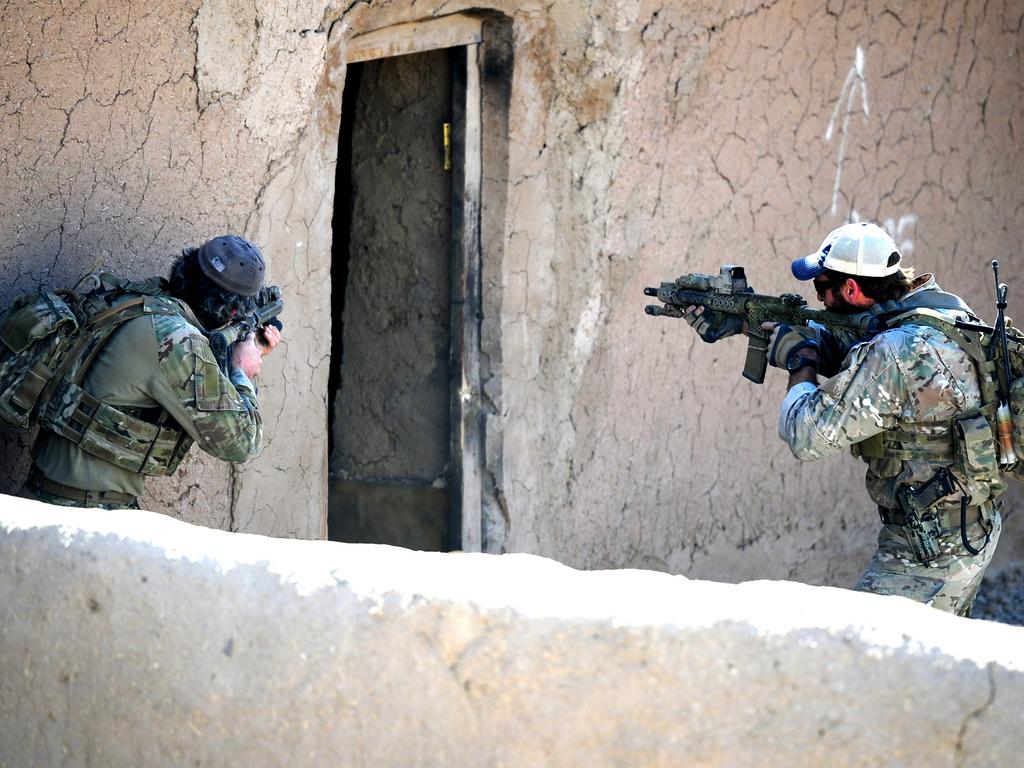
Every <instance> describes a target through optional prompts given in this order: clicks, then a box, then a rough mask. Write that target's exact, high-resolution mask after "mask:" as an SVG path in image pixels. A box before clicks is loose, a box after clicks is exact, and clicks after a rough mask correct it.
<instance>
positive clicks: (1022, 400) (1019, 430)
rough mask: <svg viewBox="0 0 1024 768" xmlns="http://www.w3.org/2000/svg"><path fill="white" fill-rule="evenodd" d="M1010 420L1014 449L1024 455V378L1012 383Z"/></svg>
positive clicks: (1019, 454) (1018, 453)
mask: <svg viewBox="0 0 1024 768" xmlns="http://www.w3.org/2000/svg"><path fill="white" fill-rule="evenodd" d="M1009 405H1010V420H1011V421H1012V422H1013V450H1014V451H1016V453H1017V455H1018V456H1024V379H1016V380H1014V382H1013V383H1012V384H1011V385H1010V403H1009Z"/></svg>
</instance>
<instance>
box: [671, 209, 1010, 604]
mask: <svg viewBox="0 0 1024 768" xmlns="http://www.w3.org/2000/svg"><path fill="white" fill-rule="evenodd" d="M792 271H793V275H794V276H795V277H796V278H797V279H798V280H813V281H814V288H815V291H816V293H817V296H818V299H819V300H820V301H821V302H822V303H823V304H824V305H825V308H826V309H829V310H832V311H834V312H841V313H851V314H852V313H861V312H871V313H873V314H875V315H877V316H878V317H879V318H880V319H881V320H882V321H883V322H884V328H885V330H883V331H882V332H880V333H877V335H874V336H872V337H871V338H868V339H866V340H861V341H860V343H855V344H853V345H852V346H851V345H850V344H849V343H847V344H845V345H843V344H841V343H839V342H838V341H837V340H836V338H835V337H833V336H831V335H830V334H828V333H827V332H825V331H824V330H823V329H820V328H816V327H796V328H794V327H789V326H787V325H774V324H770V323H766V324H765V326H764V328H765V330H771V331H772V335H771V338H770V340H769V342H768V344H769V346H768V360H769V363H771V364H772V365H774V366H776V367H779V368H782V369H784V370H787V371H788V372H789V392H788V394H787V395H786V398H785V399H784V400H783V402H782V406H781V409H780V413H779V423H778V430H779V436H780V437H781V438H782V439H783V440H784V441H785V442H786V443H787V444H788V445H789V447H790V450H791V451H792V452H793V455H794V456H795V457H796V458H797V459H800V460H801V461H815V460H818V459H823V458H825V457H827V456H831V455H833V454H835V453H839V452H840V451H842V450H843V449H845V448H849V449H850V450H851V452H852V453H853V455H854V456H857V457H860V458H861V459H863V460H864V461H865V462H867V465H868V470H867V479H866V483H867V489H868V494H869V495H870V497H871V500H872V502H873V503H874V504H876V505H877V507H878V512H879V516H880V518H881V523H882V528H881V530H880V532H879V534H878V549H877V551H876V552H875V555H874V556H873V557H872V559H871V561H870V562H869V563H868V566H867V568H866V569H865V571H864V573H863V574H862V575H861V577H860V579H859V580H858V581H857V583H856V585H855V587H854V589H857V590H861V591H866V592H874V593H877V594H883V595H902V596H905V597H908V598H910V599H912V600H916V601H918V602H922V603H926V604H929V605H932V606H934V607H936V608H939V609H940V610H943V611H946V612H949V613H955V614H958V615H969V613H970V609H971V606H972V604H973V602H974V597H975V594H976V592H977V589H978V586H979V584H980V583H981V578H982V575H983V574H984V571H985V568H986V566H987V565H988V563H989V561H990V560H991V558H992V554H993V551H994V550H995V548H996V543H997V542H998V540H999V532H1000V515H999V502H998V501H997V499H998V497H999V496H1000V494H1002V492H1003V490H1004V489H1005V484H1004V482H1003V480H1002V478H1001V476H1000V471H999V463H998V458H997V455H996V444H995V440H994V435H993V434H992V429H991V427H990V425H989V422H988V421H987V420H986V418H985V416H984V415H982V409H983V407H984V406H985V403H984V402H983V397H982V391H981V383H980V382H981V380H980V379H979V371H978V368H977V367H976V362H975V361H976V360H977V359H978V357H977V355H975V356H973V357H972V354H971V353H970V350H969V345H968V344H967V343H966V342H965V338H964V335H963V334H962V333H961V332H960V331H959V330H958V329H957V327H956V322H957V320H960V321H963V322H968V323H978V322H979V320H978V318H977V317H976V316H975V314H974V313H973V312H972V311H971V309H970V307H968V306H967V304H965V303H964V301H963V300H962V299H961V298H959V297H958V296H955V295H953V294H950V293H946V292H944V291H942V290H941V289H940V288H939V286H938V285H937V284H936V282H935V279H934V278H933V276H932V275H930V274H926V275H922V276H920V277H918V278H916V279H914V277H913V270H910V269H905V268H903V265H902V264H901V256H900V252H899V249H898V248H897V246H896V243H895V242H894V241H893V240H892V238H891V237H890V236H889V235H888V233H886V232H885V230H883V229H881V228H880V227H878V226H876V225H874V224H871V223H867V222H861V223H853V224H846V225H844V226H841V227H839V228H837V229H835V230H833V231H832V232H831V233H830V234H829V235H828V236H827V237H826V238H825V240H824V241H823V242H822V243H821V246H820V247H819V248H818V250H817V251H815V252H814V253H812V254H810V255H809V256H806V257H803V258H800V259H797V260H796V261H794V262H793V264H792ZM687 320H688V321H689V322H690V324H691V325H693V326H694V327H695V328H696V330H697V331H698V333H700V334H701V337H702V338H704V339H705V340H706V341H714V340H717V339H718V338H722V337H723V336H725V335H729V334H730V332H733V333H734V332H736V331H737V330H738V329H736V328H735V327H733V328H725V327H723V326H725V325H726V323H725V322H724V318H718V317H715V315H714V313H712V312H701V311H700V310H699V309H698V308H694V307H691V308H690V309H689V310H687ZM968 340H969V339H968ZM819 374H822V375H824V376H826V377H828V378H827V379H826V380H825V381H823V382H820V383H819V381H818V375H819ZM922 519H923V520H924V524H923V525H922V523H921V521H922Z"/></svg>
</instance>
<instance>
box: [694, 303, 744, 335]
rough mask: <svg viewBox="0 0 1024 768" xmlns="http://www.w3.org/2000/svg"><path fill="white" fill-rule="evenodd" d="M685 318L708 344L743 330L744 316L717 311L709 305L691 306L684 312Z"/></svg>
mask: <svg viewBox="0 0 1024 768" xmlns="http://www.w3.org/2000/svg"><path fill="white" fill-rule="evenodd" d="M683 319H684V320H686V322H688V323H689V324H690V326H691V327H692V328H693V329H694V330H695V331H696V332H697V335H698V336H700V337H701V339H703V340H704V341H706V342H707V343H708V344H712V343H714V342H716V341H718V340H719V339H724V338H726V337H727V336H735V335H736V334H737V333H740V332H741V331H742V330H743V318H741V317H739V316H738V315H726V314H723V313H720V312H715V311H714V310H710V309H708V308H707V307H696V306H689V307H687V308H686V311H684V312H683Z"/></svg>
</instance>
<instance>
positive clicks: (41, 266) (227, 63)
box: [0, 0, 333, 537]
mask: <svg viewBox="0 0 1024 768" xmlns="http://www.w3.org/2000/svg"><path fill="white" fill-rule="evenodd" d="M323 14H324V8H323V6H322V5H319V4H316V5H314V4H310V3H307V4H305V5H304V6H302V5H301V4H300V5H299V6H296V5H290V6H288V7H285V6H284V5H282V4H279V3H270V4H267V3H255V2H248V3H246V2H221V1H208V2H198V1H193V2H185V3H163V2H158V1H156V0H153V1H152V2H149V1H143V2H128V3H115V2H96V1H95V0H86V1H85V2H81V3H78V4H75V5H73V6H72V5H66V6H65V5H59V4H52V3H41V4H25V3H14V2H6V3H0V34H2V35H3V39H4V45H3V48H2V52H0V110H2V111H0V126H2V128H0V233H2V234H0V286H2V288H0V303H3V304H6V303H7V302H8V301H9V300H10V299H11V298H12V297H13V296H14V295H16V294H17V293H20V292H22V291H26V290H31V289H34V288H35V287H36V286H38V285H41V284H47V285H55V286H60V285H65V284H68V283H71V282H73V281H74V280H75V278H76V277H77V276H78V275H80V274H81V273H83V272H85V271H88V270H89V269H92V268H95V267H97V266H101V265H102V266H105V267H107V268H109V269H110V270H111V271H115V272H117V273H120V274H124V275H129V276H133V277H142V276H146V275H151V274H163V273H166V269H167V267H168V265H169V263H170V261H171V259H172V258H173V257H174V256H176V255H177V253H178V252H179V251H180V249H181V248H183V247H185V246H188V245H193V244H197V243H200V242H202V241H203V240H205V239H206V238H208V237H210V236H214V235H217V234H221V233H224V232H238V233H242V234H244V235H246V236H248V237H250V238H252V239H254V240H255V241H256V242H258V243H259V244H260V245H261V246H262V247H263V248H264V250H265V253H266V255H267V257H268V265H269V266H268V273H269V278H270V279H271V280H272V281H273V282H276V283H279V284H280V285H281V286H282V287H283V288H284V290H285V293H286V295H287V297H288V300H287V309H286V312H285V316H284V322H285V324H286V327H287V328H288V330H287V332H286V333H287V336H288V343H287V344H286V345H285V346H284V347H283V348H282V349H281V350H280V351H281V354H277V353H275V355H274V357H272V358H269V359H268V361H267V364H266V366H265V368H264V375H263V377H262V382H261V384H262V392H261V404H262V406H263V412H264V420H265V422H266V433H267V435H268V440H267V445H266V449H265V451H264V454H263V456H262V457H260V458H259V459H257V460H256V461H254V462H252V463H250V464H247V465H244V466H243V467H240V468H238V469H232V468H231V467H229V466H228V465H226V464H223V463H221V462H217V461H214V460H212V459H210V458H209V457H206V456H204V455H202V454H200V453H199V452H198V451H195V452H193V454H191V455H190V457H189V459H188V460H187V462H186V464H185V466H184V468H183V469H182V470H181V471H179V473H178V475H177V476H176V477H174V478H171V479H167V480H156V481H154V480H151V481H150V482H149V491H150V493H149V495H148V496H147V497H145V498H144V499H143V503H144V504H145V506H147V507H149V508H150V509H154V510H158V511H165V512H169V513H171V514H176V515H179V516H182V517H185V518H186V519H190V520H194V521H198V522H203V523H206V524H208V525H214V526H217V527H222V528H231V529H235V530H259V531H261V532H266V533H274V534H278V535H290V536H305V537H311V536H318V535H319V534H320V528H321V523H320V518H321V513H320V506H321V501H322V477H323V472H322V467H323V464H324V457H325V448H324V443H323V440H322V439H321V438H322V435H323V431H324V427H323V424H322V418H320V413H319V411H320V410H321V409H322V406H318V407H311V404H313V405H317V404H318V401H319V400H320V399H321V398H322V394H321V392H322V389H323V385H322V380H325V378H326V367H325V366H323V362H324V360H323V358H324V357H325V356H326V351H325V350H326V349H327V348H328V347H326V346H325V345H324V343H323V342H322V341H321V339H319V338H317V334H318V328H319V325H318V323H317V320H316V314H317V313H316V307H318V306H322V305H324V304H325V303H326V302H327V292H326V289H324V290H323V291H322V292H320V293H318V290H319V289H320V286H322V285H323V282H324V279H325V278H322V279H320V280H317V275H316V270H317V269H320V270H322V271H323V274H324V276H326V274H327V265H319V266H317V267H311V264H313V263H314V261H315V259H313V257H312V254H314V253H317V254H319V253H321V252H322V251H323V249H324V248H326V247H327V244H329V231H328V228H329V222H330V210H329V208H330V189H329V183H328V182H327V179H329V178H330V175H329V173H325V174H324V179H323V180H319V181H318V180H317V179H316V174H317V173H321V172H322V171H321V170H320V169H321V168H322V167H326V166H329V165H330V164H331V163H332V162H333V158H332V157H326V156H321V155H318V154H317V153H315V152H311V151H310V150H309V148H308V142H306V143H303V136H304V135H305V134H306V133H307V132H308V124H309V123H310V121H311V115H313V110H314V105H315V103H316V99H315V94H316V88H317V85H318V84H319V80H320V76H321V73H322V70H323V58H324V50H325V47H326V38H327V35H326V33H322V32H321V33H317V32H315V30H316V29H317V28H319V27H320V26H321V24H322V22H323ZM297 175H298V176H301V177H302V179H303V181H302V184H301V185H298V186H300V187H301V188H303V189H304V190H305V191H304V193H303V194H305V195H307V196H312V202H306V199H305V198H304V199H303V204H302V205H301V206H298V210H296V209H295V208H289V207H287V206H286V207H285V208H284V209H283V210H282V209H281V208H280V206H281V204H282V202H283V201H284V200H285V198H286V196H285V195H282V194H281V193H280V192H279V191H277V193H276V195H274V196H271V193H272V192H274V191H276V190H277V187H275V186H274V182H275V180H276V179H279V178H282V177H283V178H285V179H288V183H289V184H293V182H292V179H293V178H294V177H295V176H297ZM310 182H312V183H310ZM279 184H280V182H278V185H279ZM325 200H326V202H323V201H325ZM321 203H322V204H321ZM28 443H29V436H27V435H25V434H21V433H17V432H10V431H6V432H4V434H3V440H2V445H3V448H2V453H0V460H2V461H3V464H4V467H5V468H7V469H9V472H5V473H4V478H3V481H2V485H3V488H4V490H5V491H10V490H13V489H15V488H16V487H17V486H18V485H19V483H20V481H21V477H22V476H23V474H24V470H25V467H26V466H27V445H28ZM257 487H258V488H259V492H258V493H257V491H256V489H257ZM257 497H258V499H259V500H258V501H257ZM289 497H290V498H294V499H303V500H304V501H306V503H304V504H285V503H283V502H284V500H285V499H286V498H289Z"/></svg>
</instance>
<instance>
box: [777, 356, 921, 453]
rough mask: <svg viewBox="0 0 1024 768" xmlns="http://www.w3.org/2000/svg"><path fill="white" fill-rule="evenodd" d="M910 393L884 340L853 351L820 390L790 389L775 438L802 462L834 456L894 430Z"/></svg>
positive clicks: (812, 388)
mask: <svg viewBox="0 0 1024 768" xmlns="http://www.w3.org/2000/svg"><path fill="white" fill-rule="evenodd" d="M908 398H909V392H908V390H907V386H906V382H905V381H904V377H903V374H902V371H901V370H900V366H899V363H898V356H897V355H896V354H895V352H894V350H893V349H892V348H891V346H890V345H889V343H888V341H887V339H886V338H885V337H884V336H877V337H875V338H874V339H872V340H871V341H869V342H865V343H864V344H861V345H859V346H856V347H854V348H853V349H852V350H851V351H850V354H849V355H848V356H847V359H846V365H845V367H844V368H843V370H841V371H840V372H839V373H837V374H836V375H835V376H833V377H832V378H830V379H828V380H827V381H825V382H824V383H822V384H821V385H820V386H818V387H815V386H814V385H812V384H803V385H797V386H795V387H793V388H792V389H791V390H790V391H789V394H787V396H786V399H785V400H783V402H782V407H781V409H780V412H779V437H781V438H782V439H783V440H785V441H786V443H787V444H788V445H789V449H790V450H791V451H792V452H793V455H794V456H796V458H798V459H800V460H801V461H814V460H816V459H822V458H825V457H826V456H831V455H832V454H834V453H838V452H839V451H841V450H843V449H844V448H846V447H847V446H849V445H852V444H853V443H859V442H860V441H861V440H866V439H867V438H869V437H871V436H872V435H876V434H878V433H879V432H882V431H884V430H886V429H892V428H894V427H895V426H896V420H897V418H898V417H899V416H900V414H901V413H902V412H903V411H904V409H905V405H906V403H907V402H908Z"/></svg>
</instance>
